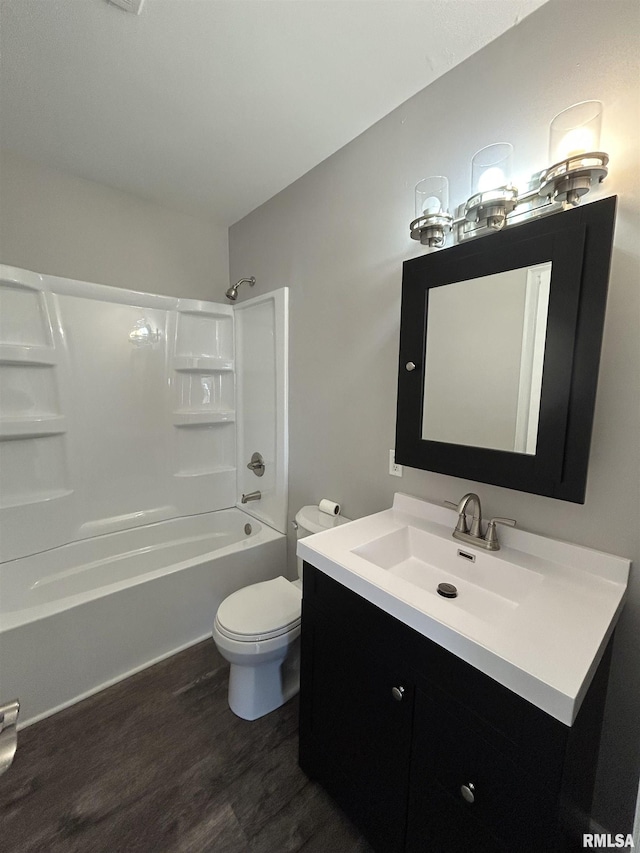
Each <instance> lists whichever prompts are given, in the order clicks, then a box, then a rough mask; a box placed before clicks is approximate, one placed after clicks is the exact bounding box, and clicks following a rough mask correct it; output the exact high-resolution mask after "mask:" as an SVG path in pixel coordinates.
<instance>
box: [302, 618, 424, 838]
mask: <svg viewBox="0 0 640 853" xmlns="http://www.w3.org/2000/svg"><path fill="white" fill-rule="evenodd" d="M303 631H304V635H303V671H305V670H306V672H305V673H304V677H303V680H302V690H301V739H300V764H301V766H302V769H303V770H305V772H307V773H308V774H309V775H310V776H312V777H313V778H316V779H317V780H318V781H319V782H321V783H322V784H323V786H324V787H325V788H326V789H327V790H328V791H329V793H331V795H332V796H333V797H334V798H335V799H336V800H337V802H338V803H339V804H340V805H341V806H342V808H343V809H344V810H345V812H346V813H347V814H348V815H349V816H350V817H352V818H353V820H354V821H355V822H356V823H357V824H358V825H359V826H360V828H361V830H362V832H363V834H364V835H365V836H366V837H367V838H368V839H369V840H370V842H371V844H372V845H373V847H374V849H375V850H378V851H400V850H403V849H404V840H405V828H406V811H407V795H408V784H409V753H410V746H411V725H412V718H413V696H414V689H413V683H412V681H411V680H410V677H409V674H408V673H407V672H406V670H405V668H404V666H403V664H402V663H401V662H399V661H398V662H396V661H394V660H392V659H391V657H390V656H389V655H388V653H387V650H386V648H385V647H384V646H383V645H382V644H380V645H377V644H376V643H375V642H371V641H370V639H369V638H368V637H367V638H366V642H365V641H364V639H363V638H362V637H361V636H360V634H359V631H358V630H357V628H356V627H355V626H354V625H345V624H339V623H334V622H333V621H332V620H331V618H328V617H326V616H325V615H324V614H322V613H320V612H319V611H317V610H315V608H312V607H309V606H307V607H306V608H305V617H304V628H303ZM304 659H306V660H304Z"/></svg>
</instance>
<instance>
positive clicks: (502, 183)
mask: <svg viewBox="0 0 640 853" xmlns="http://www.w3.org/2000/svg"><path fill="white" fill-rule="evenodd" d="M512 160H513V145H511V143H510V142H495V143H494V144H493V145H487V146H486V148H481V149H480V151H476V153H475V154H474V155H473V157H472V159H471V193H472V195H471V198H470V199H469V200H468V201H467V203H466V204H465V207H464V218H465V219H466V220H467V222H473V223H474V224H475V225H476V226H481V225H485V226H486V227H487V228H490V229H491V230H492V231H499V230H500V229H501V228H502V227H503V226H504V224H505V222H506V219H507V214H509V213H511V211H512V210H515V207H516V205H517V203H518V191H517V190H516V188H515V187H514V186H512V185H511V164H512Z"/></svg>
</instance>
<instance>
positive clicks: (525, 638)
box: [297, 494, 631, 725]
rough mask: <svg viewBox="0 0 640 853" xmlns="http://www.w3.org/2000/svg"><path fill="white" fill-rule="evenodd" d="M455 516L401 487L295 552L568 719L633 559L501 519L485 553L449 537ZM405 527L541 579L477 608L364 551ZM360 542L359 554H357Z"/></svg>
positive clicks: (486, 565)
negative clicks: (376, 508)
mask: <svg viewBox="0 0 640 853" xmlns="http://www.w3.org/2000/svg"><path fill="white" fill-rule="evenodd" d="M456 521H457V513H456V512H455V511H454V510H451V509H447V508H445V507H442V506H438V505H436V504H433V503H430V502H428V501H424V500H420V499H418V498H413V497H409V496H408V495H402V494H396V496H395V498H394V502H393V507H392V508H391V509H388V510H385V511H384V512H379V513H376V514H375V515H370V516H367V517H365V518H361V519H358V520H357V521H352V522H350V523H349V524H345V525H341V526H339V527H336V528H334V529H332V530H327V531H324V532H322V533H317V534H315V535H313V536H308V537H306V538H304V539H301V540H299V541H298V548H297V553H298V556H300V557H302V558H303V559H304V560H306V561H307V562H309V563H311V564H312V565H313V566H315V567H316V568H317V569H319V570H320V571H322V572H324V573H325V574H327V575H328V576H330V577H332V578H334V579H335V580H336V581H338V582H340V583H341V584H343V585H344V586H345V587H347V588H348V589H351V590H352V591H353V592H355V593H357V594H358V595H361V596H362V597H363V598H365V599H367V600H368V601H370V602H371V603H372V604H374V605H376V606H377V607H379V608H380V609H381V610H384V611H385V612H386V613H389V614H390V615H391V616H394V617H395V618H397V619H399V620H400V621H401V622H404V623H405V624H406V625H409V626H410V627H411V628H413V629H414V630H416V631H418V632H419V633H420V634H422V635H423V636H425V637H428V638H429V639H430V640H433V641H434V642H436V643H437V644H438V645H440V646H442V647H443V648H445V649H447V650H448V651H450V652H452V653H453V654H455V655H456V656H457V657H459V658H460V659H462V660H464V661H466V662H467V663H469V664H471V665H472V666H474V667H476V668H477V669H478V670H480V671H481V672H484V673H485V674H486V675H488V676H490V677H491V678H493V679H495V681H497V682H499V683H500V684H503V685H504V686H505V687H507V688H509V689H510V690H513V691H514V692H515V693H517V694H518V695H520V696H522V697H523V698H525V699H527V700H528V701H529V702H531V703H533V704H534V705H536V706H537V707H539V708H541V709H542V710H543V711H546V712H547V713H548V714H551V715H552V716H553V717H555V718H556V719H558V720H560V721H561V722H562V723H565V724H566V725H572V723H573V721H574V720H575V717H576V715H577V713H578V710H579V708H580V704H581V702H582V699H583V698H584V696H585V694H586V692H587V690H588V687H589V685H590V683H591V679H592V677H593V674H594V673H595V670H596V668H597V666H598V663H599V661H600V658H601V657H602V654H603V652H604V650H605V648H606V645H607V642H608V640H609V637H610V636H611V634H612V632H613V629H614V627H615V625H616V622H617V620H618V617H619V615H620V612H621V610H622V606H623V603H624V597H625V593H626V588H627V582H628V576H629V569H630V565H631V564H630V561H629V560H626V559H624V558H622V557H616V556H612V555H610V554H604V553H601V552H598V551H594V550H592V549H590V548H585V547H583V546H580V545H572V544H570V543H566V542H561V541H559V540H555V539H548V538H546V537H544V536H539V535H536V534H533V533H527V532H526V531H523V530H519V529H517V528H515V529H513V528H504V527H500V528H499V531H498V532H499V537H500V542H501V549H500V550H499V551H496V552H487V551H484V550H482V549H479V548H476V547H474V546H473V545H469V544H467V543H463V542H460V541H458V540H455V539H453V538H452V536H451V534H452V531H453V529H454V527H455V523H456ZM407 527H408V528H411V529H412V530H414V531H415V530H417V531H424V532H425V533H428V534H429V536H430V537H434V536H435V537H437V538H438V541H437V542H436V544H437V545H438V550H439V551H440V549H441V548H442V549H445V551H446V549H452V552H453V553H454V554H455V552H456V551H457V549H458V548H460V549H462V550H464V551H466V552H472V553H473V554H475V555H477V559H478V566H480V564H481V563H482V569H481V570H482V571H484V572H485V573H486V572H490V571H491V567H492V565H495V566H496V572H497V571H498V570H500V571H501V572H502V573H503V574H506V576H507V577H508V572H509V566H505V565H502V566H500V565H498V564H497V563H496V564H493V563H491V562H489V561H506V563H508V564H510V565H514V566H516V567H522V568H523V569H526V570H527V572H524V573H523V574H526V575H527V576H531V577H534V578H535V582H534V583H533V584H531V585H530V588H528V587H527V590H526V594H523V596H522V600H519V601H518V602H517V603H512V602H508V601H507V600H505V606H504V607H503V608H501V609H500V610H498V608H496V613H495V618H494V617H493V616H492V614H491V611H490V604H491V602H490V601H489V609H487V606H485V609H484V612H482V613H480V615H476V614H475V613H474V612H473V608H471V609H469V606H468V605H467V607H466V609H465V608H463V606H462V603H461V602H460V601H458V599H455V598H454V599H446V598H443V597H441V596H440V595H438V594H437V593H436V591H435V589H432V588H431V586H430V585H429V584H425V585H424V586H423V587H422V588H421V587H419V586H416V585H415V584H414V583H411V582H409V581H407V580H405V579H403V578H402V577H399V576H398V575H397V574H393V573H392V572H390V571H388V570H387V569H386V568H383V567H381V566H380V565H376V564H375V563H373V562H371V561H370V560H369V559H366V558H365V557H363V556H361V554H362V552H363V551H364V552H365V553H366V549H367V546H369V547H370V543H372V542H374V541H375V540H378V539H380V537H383V536H386V535H388V534H393V533H396V532H397V531H402V530H403V529H404V528H407ZM415 535H416V536H418V537H419V536H421V535H422V534H421V533H417V534H415ZM425 538H426V537H425ZM389 541H393V540H389ZM432 541H433V540H432ZM356 549H360V552H361V553H360V554H359V553H354V551H355V550H356ZM480 555H482V557H480ZM434 564H435V560H434ZM425 567H426V564H425ZM418 568H419V566H418ZM474 570H476V565H475V564H469V565H465V566H463V567H460V568H459V571H461V572H465V571H468V573H469V580H470V583H471V584H472V583H473V581H472V579H473V577H474ZM514 573H515V569H514ZM529 573H532V574H531V575H529ZM444 575H446V571H445V572H444V573H443V577H442V580H443V581H447V580H449V577H446V576H444ZM462 583H463V585H464V581H463V582H462ZM490 595H491V594H490ZM496 601H497V599H496Z"/></svg>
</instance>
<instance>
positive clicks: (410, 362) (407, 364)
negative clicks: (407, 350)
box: [405, 361, 416, 372]
mask: <svg viewBox="0 0 640 853" xmlns="http://www.w3.org/2000/svg"><path fill="white" fill-rule="evenodd" d="M405 368H406V369H407V370H408V371H409V372H411V371H412V370H415V369H416V366H415V364H414V363H413V362H412V361H408V362H407V363H406V364H405Z"/></svg>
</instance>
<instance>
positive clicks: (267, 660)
mask: <svg viewBox="0 0 640 853" xmlns="http://www.w3.org/2000/svg"><path fill="white" fill-rule="evenodd" d="M349 520H350V519H348V518H344V517H343V516H341V515H338V516H332V515H327V513H324V512H321V511H320V510H319V509H318V507H317V506H303V507H302V509H301V510H300V511H299V512H298V514H297V515H296V528H297V529H296V533H297V538H298V539H302V538H303V537H304V536H309V535H310V534H312V533H320V532H321V531H323V530H329V529H331V528H332V527H336V526H337V525H339V524H344V523H345V522H347V521H349ZM301 613H302V560H301V559H300V558H298V579H297V580H295V581H289V580H287V579H286V578H285V577H282V576H279V577H277V578H274V579H273V580H269V581H263V582H262V583H254V584H251V585H250V586H245V587H243V588H242V589H239V590H237V592H234V593H232V594H231V595H229V596H228V597H227V598H225V599H224V601H223V602H222V604H221V605H220V607H219V608H218V612H217V613H216V618H215V622H214V625H213V639H214V641H215V644H216V646H217V647H218V651H219V652H220V654H221V655H222V657H223V658H225V659H226V660H228V661H229V663H230V664H231V669H230V671H229V707H230V708H231V710H232V711H233V713H234V714H236V715H237V716H238V717H242V719H244V720H257V719H258V717H263V716H264V715H265V714H268V713H269V712H270V711H274V710H275V709H276V708H279V707H280V706H281V705H284V703H285V702H287V701H288V700H289V699H291V698H292V697H293V696H295V695H296V693H297V692H298V690H299V689H300V617H301Z"/></svg>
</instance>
